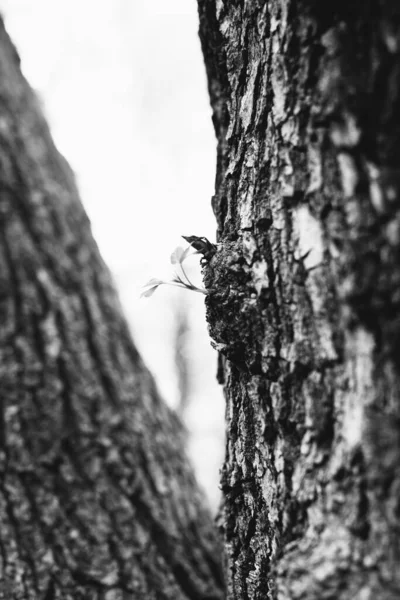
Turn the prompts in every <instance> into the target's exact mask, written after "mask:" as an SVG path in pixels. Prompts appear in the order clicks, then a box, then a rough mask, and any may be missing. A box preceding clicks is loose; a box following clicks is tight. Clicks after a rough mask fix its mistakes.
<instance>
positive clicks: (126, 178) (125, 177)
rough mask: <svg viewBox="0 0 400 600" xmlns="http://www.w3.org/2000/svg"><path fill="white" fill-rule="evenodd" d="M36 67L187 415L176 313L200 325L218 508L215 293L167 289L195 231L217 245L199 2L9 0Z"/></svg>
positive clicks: (145, 335)
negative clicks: (208, 308)
mask: <svg viewBox="0 0 400 600" xmlns="http://www.w3.org/2000/svg"><path fill="white" fill-rule="evenodd" d="M0 10H1V12H2V14H3V15H4V16H5V22H6V27H7V29H8V31H9V33H10V35H11V37H12V39H13V41H14V43H15V44H16V46H17V49H18V51H19V53H20V55H21V59H22V69H23V71H24V73H25V75H26V77H27V79H28V80H29V82H30V83H31V85H32V86H33V87H34V88H35V89H36V90H37V92H38V94H39V97H40V99H41V101H42V103H43V107H44V111H45V114H46V115H47V117H48V119H49V121H50V126H51V129H52V132H53V136H54V138H55V141H56V144H57V146H58V147H59V149H60V151H61V152H62V153H63V154H64V156H65V157H66V158H67V160H68V161H69V162H70V164H71V166H72V168H73V169H74V171H75V173H76V176H77V179H78V184H79V188H80V191H81V197H82V200H83V203H84V205H85V207H86V210H87V211H88V213H89V216H90V218H91V221H92V227H93V231H94V235H95V238H96V240H97V242H98V244H99V247H100V250H101V252H102V254H103V257H104V258H105V260H106V262H107V264H108V265H109V266H110V268H111V270H112V272H113V275H114V278H115V281H116V284H117V287H118V290H119V293H120V296H121V300H122V303H123V306H124V309H125V312H126V314H127V316H128V319H129V322H130V325H131V328H132V331H133V335H134V339H135V342H136V343H137V345H138V346H139V349H140V351H141V353H142V355H143V357H144V359H145V361H146V363H147V364H148V365H149V367H150V369H151V370H152V372H153V374H154V375H155V377H156V380H157V383H158V386H159V388H160V390H161V392H162V394H163V396H164V397H165V398H166V399H167V401H168V402H169V403H170V404H171V405H172V406H174V405H175V404H176V398H177V382H176V378H175V375H174V364H173V356H172V355H171V345H172V335H173V329H174V326H173V324H174V316H175V314H176V311H177V310H179V307H180V306H181V304H182V303H184V304H185V305H186V306H187V308H188V311H189V314H190V316H191V331H190V340H189V342H190V344H189V345H190V348H191V350H190V361H191V362H190V364H191V369H192V371H193V373H194V383H193V394H194V396H195V401H193V406H192V407H191V409H190V411H189V412H188V414H187V424H188V427H189V429H190V431H191V432H192V437H191V445H190V449H191V454H192V457H193V460H194V462H195V463H196V466H197V469H198V473H199V478H200V479H201V481H202V482H203V484H204V485H205V486H206V487H207V489H208V491H209V495H210V497H211V500H212V502H213V504H214V506H215V505H216V502H217V498H218V490H217V477H218V475H217V473H218V467H219V465H220V463H221V461H222V456H221V452H222V444H221V437H222V421H223V410H224V403H223V398H222V393H221V390H220V389H219V388H218V386H217V384H216V381H215V373H216V354H215V352H214V351H213V350H212V349H211V347H210V343H209V338H208V334H207V330H206V323H205V318H204V296H202V295H201V294H195V293H190V292H187V291H186V290H177V289H175V288H169V287H167V286H164V287H163V288H160V289H159V290H157V292H156V294H155V295H154V296H152V297H151V298H149V299H142V300H139V295H140V292H141V287H142V285H143V284H144V283H146V281H147V280H148V279H150V278H151V277H169V276H170V274H171V273H172V267H171V265H170V264H169V257H170V254H171V252H172V251H173V250H174V248H175V247H176V246H177V245H181V244H182V245H185V243H184V241H183V240H182V239H181V238H180V236H181V234H184V235H199V236H203V235H205V236H206V237H208V238H209V239H210V240H212V241H213V240H215V220H214V215H213V213H212V210H211V204H210V200H211V195H212V193H213V187H214V174H215V160H216V151H215V147H216V142H215V138H214V132H213V128H212V123H211V110H210V107H209V100H208V95H207V85H206V77H205V69H204V65H203V58H202V55H201V49H200V42H199V39H198V35H197V30H198V17H197V6H196V2H195V0H168V1H167V0H151V1H150V0H57V1H55V0H35V1H34V2H32V0H0Z"/></svg>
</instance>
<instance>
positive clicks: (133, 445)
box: [0, 23, 222, 600]
mask: <svg viewBox="0 0 400 600" xmlns="http://www.w3.org/2000/svg"><path fill="white" fill-rule="evenodd" d="M99 176H101V174H99ZM139 209H140V207H138V210H139ZM110 210H112V206H111V205H110ZM0 372H1V404H0V598H2V599H4V600H10V599H21V600H28V599H32V600H40V599H43V600H53V599H63V600H67V599H71V600H72V599H74V600H76V599H77V598H82V599H83V598H84V599H86V600H87V599H103V600H120V599H128V598H132V599H145V600H148V599H151V598H153V599H157V600H158V599H165V600H168V599H171V600H172V599H174V600H175V599H182V600H187V599H189V598H191V599H198V600H199V599H203V598H208V599H210V600H211V599H218V598H221V597H222V578H221V568H220V559H219V547H218V541H217V539H216V536H215V533H214V529H215V527H214V525H213V523H212V520H211V518H210V516H209V514H208V512H207V510H206V509H205V508H203V498H202V496H201V494H200V493H199V491H198V489H197V486H196V483H195V481H194V478H193V475H192V472H191V469H190V467H189V466H188V464H187V461H186V458H185V455H184V451H183V445H184V444H183V437H184V436H183V433H182V428H181V425H180V423H179V422H178V419H177V418H176V416H175V415H174V413H173V412H171V411H170V410H169V409H168V408H167V407H166V406H165V405H164V404H163V402H162V401H161V400H160V398H159V396H158V393H157V390H156V389H155V386H154V382H153V380H152V378H151V376H150V375H149V373H148V371H147V370H146V368H145V366H144V365H143V364H142V362H141V359H140V357H139V355H138V353H137V351H136V349H135V347H134V345H133V343H132V341H131V339H130V336H129V333H128V329H127V325H126V322H125V320H124V319H123V317H122V315H121V310H120V307H119V304H118V301H117V299H116V295H115V292H114V289H113V286H112V284H111V281H110V275H109V273H108V271H107V269H106V268H105V266H104V264H103V262H102V260H101V258H100V256H99V253H98V250H97V247H96V245H95V243H94V241H93V238H92V234H91V231H90V224H89V221H88V219H87V217H86V215H85V213H84V211H83V208H82V206H81V204H80V201H79V198H78V194H77V191H76V188H75V184H74V178H73V175H72V173H71V171H70V169H69V167H68V165H67V164H66V162H65V161H64V159H63V158H62V157H61V156H60V154H59V153H58V152H57V150H56V148H55V147H54V145H53V142H52V140H51V137H50V134H49V131H48V128H47V125H46V123H45V121H44V120H43V117H42V116H41V113H40V110H39V108H38V103H37V101H36V99H35V96H34V94H33V93H32V91H31V90H30V88H29V86H28V85H27V83H26V81H25V80H24V79H23V77H22V75H21V73H20V70H19V60H18V57H17V54H16V52H15V50H14V48H13V46H12V44H11V43H10V40H9V38H8V36H7V34H6V32H5V30H4V27H3V25H2V23H1V24H0Z"/></svg>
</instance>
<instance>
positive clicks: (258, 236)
mask: <svg viewBox="0 0 400 600" xmlns="http://www.w3.org/2000/svg"><path fill="white" fill-rule="evenodd" d="M198 5H199V15H200V36H201V40H202V47H203V52H204V57H205V63H206V69H207V75H208V83H209V91H210V97H211V104H212V108H213V121H214V125H215V131H216V135H217V138H218V161H217V175H216V191H215V197H214V199H213V208H214V211H215V214H216V217H217V221H218V242H219V243H218V250H217V253H216V255H215V256H214V257H213V258H212V259H211V261H210V263H209V265H208V266H206V267H205V269H204V276H205V282H206V286H207V287H208V290H209V295H208V297H207V300H206V304H207V318H208V321H209V326H210V333H211V335H212V337H213V338H214V340H215V342H216V346H217V348H218V349H219V350H220V352H221V355H222V357H223V361H224V366H223V367H224V368H223V374H224V377H225V392H226V400H227V411H226V415H227V427H228V432H227V444H226V458H225V464H224V468H223V474H222V487H223V492H224V506H223V509H222V511H221V514H220V524H221V528H222V530H223V532H224V537H225V548H226V564H227V569H228V574H227V578H228V587H229V590H228V597H229V598H237V599H252V600H255V599H259V600H261V599H264V598H271V599H272V598H274V599H275V598H279V599H280V600H284V599H288V600H289V599H290V600H297V599H300V598H301V599H307V600H314V599H315V600H321V599H322V598H324V599H332V600H333V599H335V600H336V599H343V600H344V599H346V600H348V599H350V598H352V599H357V600H368V599H371V600H372V599H377V598H379V599H385V600H386V599H395V598H399V597H400V569H399V565H400V536H399V519H400V500H399V496H400V405H399V394H400V380H399V366H400V360H399V356H400V355H399V350H400V343H399V342H400V311H399V309H400V285H399V284H400V261H399V258H400V251H399V249H400V211H399V209H400V196H399V194H400V7H399V3H398V2H394V1H390V0H387V1H383V0H382V1H378V0H367V1H366V0H362V1H361V0H356V1H353V2H352V1H342V0H327V1H326V2H318V0H315V1H314V0H269V1H268V2H267V1H265V0H253V1H248V0H235V1H231V2H228V1H227V0H198Z"/></svg>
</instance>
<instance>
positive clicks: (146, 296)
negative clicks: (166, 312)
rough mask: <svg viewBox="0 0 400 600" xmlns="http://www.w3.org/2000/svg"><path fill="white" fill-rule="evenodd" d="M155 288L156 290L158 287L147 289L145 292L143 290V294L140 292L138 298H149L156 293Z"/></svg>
mask: <svg viewBox="0 0 400 600" xmlns="http://www.w3.org/2000/svg"><path fill="white" fill-rule="evenodd" d="M157 288H158V285H155V286H153V287H151V288H148V289H147V290H144V292H142V293H141V294H140V298H150V296H152V295H153V294H154V292H155V291H156V289H157Z"/></svg>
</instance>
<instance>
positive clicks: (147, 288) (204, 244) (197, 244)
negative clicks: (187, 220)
mask: <svg viewBox="0 0 400 600" xmlns="http://www.w3.org/2000/svg"><path fill="white" fill-rule="evenodd" d="M182 237H183V238H184V239H185V240H186V241H188V242H189V244H190V246H188V247H187V248H186V249H185V250H184V249H183V248H181V246H178V248H175V250H174V251H173V253H172V254H171V264H173V265H176V268H178V269H179V270H180V273H178V272H177V271H175V273H174V276H173V278H172V279H171V280H170V281H163V280H162V279H155V278H153V279H150V280H149V281H148V282H147V283H146V284H145V285H144V286H143V287H144V290H143V292H142V293H141V294H140V297H141V298H149V297H150V296H152V295H153V294H154V292H155V291H156V289H157V288H158V286H160V285H162V284H166V285H175V286H177V287H182V288H186V289H187V290H192V291H193V292H199V293H200V294H207V293H208V292H207V290H206V289H205V288H203V287H197V286H196V285H194V283H193V282H192V281H190V279H189V277H188V275H187V273H186V271H185V268H184V266H183V262H184V261H185V260H186V258H188V257H189V256H193V255H194V254H202V255H203V258H202V259H201V262H202V263H203V261H204V260H206V261H207V262H208V260H209V259H210V258H211V257H212V256H213V254H214V253H215V251H216V246H214V244H211V242H209V241H208V240H207V239H206V238H199V237H197V236H195V235H192V236H188V237H185V236H182ZM206 252H207V253H206Z"/></svg>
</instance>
